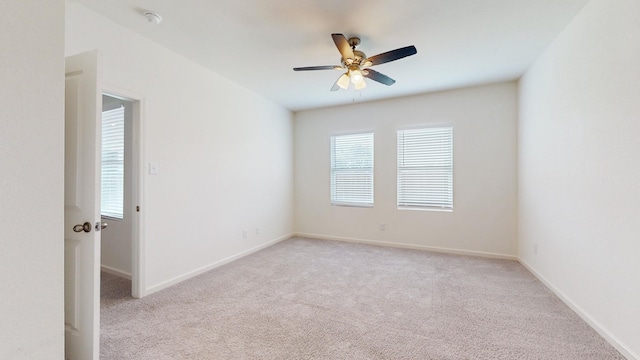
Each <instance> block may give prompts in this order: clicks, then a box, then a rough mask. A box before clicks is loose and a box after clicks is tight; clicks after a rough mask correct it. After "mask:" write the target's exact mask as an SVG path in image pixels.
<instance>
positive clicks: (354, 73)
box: [349, 70, 364, 85]
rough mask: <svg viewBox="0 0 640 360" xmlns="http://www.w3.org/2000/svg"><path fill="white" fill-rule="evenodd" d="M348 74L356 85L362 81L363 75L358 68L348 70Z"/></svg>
mask: <svg viewBox="0 0 640 360" xmlns="http://www.w3.org/2000/svg"><path fill="white" fill-rule="evenodd" d="M349 76H350V77H351V82H352V83H354V84H356V85H357V84H360V83H362V82H364V76H362V73H361V72H360V70H350V71H349Z"/></svg>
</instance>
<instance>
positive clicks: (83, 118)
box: [64, 51, 102, 360]
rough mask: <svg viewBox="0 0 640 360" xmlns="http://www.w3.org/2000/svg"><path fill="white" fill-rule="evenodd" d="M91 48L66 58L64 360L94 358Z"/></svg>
mask: <svg viewBox="0 0 640 360" xmlns="http://www.w3.org/2000/svg"><path fill="white" fill-rule="evenodd" d="M98 69H99V54H98V52H97V51H92V52H88V53H83V54H79V55H76V56H72V57H68V58H67V59H66V68H65V169H64V170H65V184H64V187H65V193H64V201H65V210H64V223H65V231H64V280H65V281H64V282H65V284H64V306H65V358H66V359H68V360H90V359H98V356H99V339H100V138H101V133H100V130H101V129H100V124H101V121H100V115H101V109H102V94H101V93H100V92H99V91H98V89H100V88H101V87H100V83H99V73H98Z"/></svg>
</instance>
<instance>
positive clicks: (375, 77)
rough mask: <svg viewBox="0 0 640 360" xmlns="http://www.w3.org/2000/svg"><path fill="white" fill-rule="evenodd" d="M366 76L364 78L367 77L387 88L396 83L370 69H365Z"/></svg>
mask: <svg viewBox="0 0 640 360" xmlns="http://www.w3.org/2000/svg"><path fill="white" fill-rule="evenodd" d="M367 72H368V74H366V75H365V77H368V78H369V79H371V80H373V81H377V82H379V83H381V84H385V85H387V86H391V85H393V84H395V83H396V81H395V80H393V79H392V78H390V77H388V76H387V75H385V74H381V73H379V72H377V71H375V70H371V69H367Z"/></svg>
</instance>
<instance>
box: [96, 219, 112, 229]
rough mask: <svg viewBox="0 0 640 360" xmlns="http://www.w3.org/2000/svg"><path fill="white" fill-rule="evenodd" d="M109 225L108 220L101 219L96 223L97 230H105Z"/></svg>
mask: <svg viewBox="0 0 640 360" xmlns="http://www.w3.org/2000/svg"><path fill="white" fill-rule="evenodd" d="M107 225H109V224H107V223H106V222H100V221H98V222H97V223H96V231H100V230H104V229H106V228H107Z"/></svg>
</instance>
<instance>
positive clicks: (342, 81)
mask: <svg viewBox="0 0 640 360" xmlns="http://www.w3.org/2000/svg"><path fill="white" fill-rule="evenodd" d="M336 84H338V86H340V88H342V89H345V90H347V88H349V75H347V73H344V74H342V76H340V78H339V79H338V82H337V83H336Z"/></svg>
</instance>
